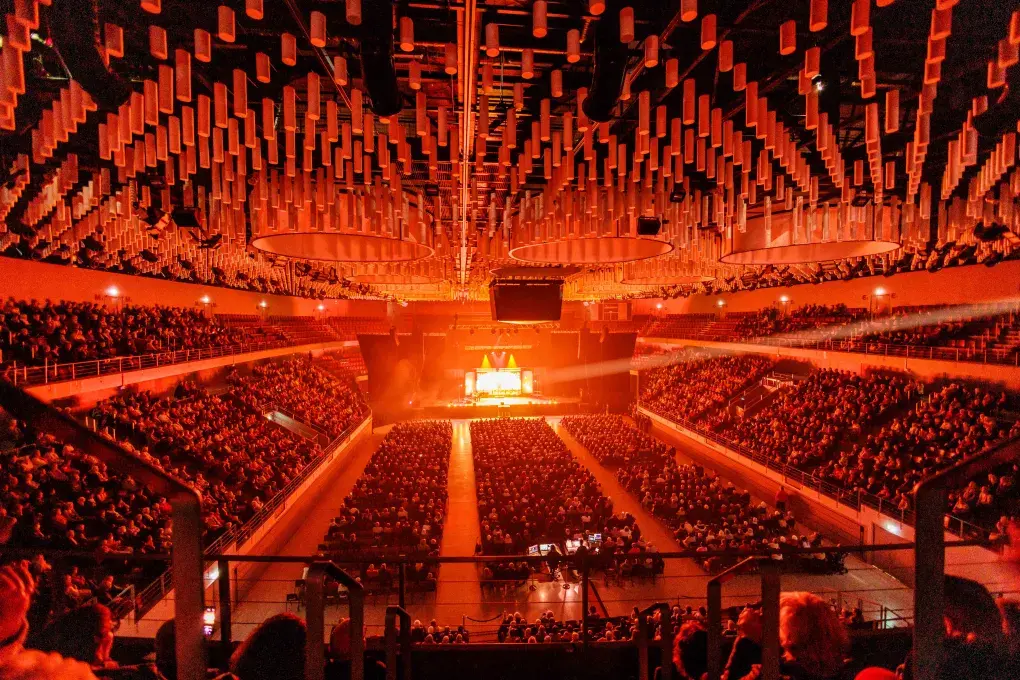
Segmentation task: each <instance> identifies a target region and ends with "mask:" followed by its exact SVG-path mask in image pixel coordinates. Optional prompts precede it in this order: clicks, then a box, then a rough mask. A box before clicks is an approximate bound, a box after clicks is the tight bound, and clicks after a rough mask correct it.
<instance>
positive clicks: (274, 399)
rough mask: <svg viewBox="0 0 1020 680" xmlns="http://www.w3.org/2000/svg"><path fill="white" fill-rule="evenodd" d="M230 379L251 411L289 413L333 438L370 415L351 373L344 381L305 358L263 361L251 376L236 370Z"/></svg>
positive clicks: (236, 396) (235, 393)
mask: <svg viewBox="0 0 1020 680" xmlns="http://www.w3.org/2000/svg"><path fill="white" fill-rule="evenodd" d="M227 382H228V383H229V384H230V385H231V388H232V389H231V395H232V396H233V397H234V399H235V400H236V401H238V402H240V403H242V404H244V405H245V406H246V407H248V408H249V409H251V410H252V411H258V412H262V413H265V412H267V411H272V410H280V411H284V412H288V414H289V415H292V416H293V417H295V418H296V419H297V420H299V421H301V422H302V423H304V424H306V425H311V426H312V427H314V428H316V429H317V430H319V431H320V432H323V433H325V434H326V435H327V436H328V437H329V439H330V440H332V439H335V438H337V437H339V436H341V435H343V434H344V433H345V432H347V431H348V430H349V429H350V428H351V427H352V426H354V425H357V424H358V423H360V422H361V421H362V420H364V419H365V416H366V415H367V414H368V405H367V404H366V403H365V399H364V397H363V395H362V393H361V391H360V390H358V389H357V387H355V385H354V383H353V381H352V380H351V378H350V377H349V376H348V377H347V378H346V379H345V380H341V379H339V378H338V377H337V376H336V374H335V373H330V372H328V371H326V370H323V369H320V368H319V367H318V366H316V365H315V364H314V363H312V362H309V361H307V360H303V359H291V360H288V361H284V362H282V363H265V364H261V365H258V366H255V367H254V368H252V371H251V375H242V374H240V373H234V374H232V375H231V376H229V377H228V378H227Z"/></svg>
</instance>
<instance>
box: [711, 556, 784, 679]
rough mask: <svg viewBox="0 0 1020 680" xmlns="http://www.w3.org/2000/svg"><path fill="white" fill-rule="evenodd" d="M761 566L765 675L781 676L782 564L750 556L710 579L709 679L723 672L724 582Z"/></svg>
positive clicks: (717, 676) (763, 673) (763, 670)
mask: <svg viewBox="0 0 1020 680" xmlns="http://www.w3.org/2000/svg"><path fill="white" fill-rule="evenodd" d="M751 567H758V571H759V572H760V573H761V600H762V612H761V614H762V639H761V650H762V652H761V666H762V673H761V677H762V678H763V680H778V678H779V592H780V585H779V565H778V564H777V563H776V561H775V560H773V559H772V557H770V556H768V557H762V556H759V557H748V558H747V559H746V560H743V561H741V562H738V563H737V564H735V565H733V566H732V567H730V568H729V569H727V570H726V571H724V572H722V573H721V574H719V575H717V576H716V577H715V578H713V579H712V580H711V581H709V582H708V593H707V596H708V680H719V678H720V675H721V674H722V670H723V669H722V586H723V584H724V583H726V582H728V581H731V580H732V579H733V578H734V577H736V576H739V575H740V574H743V573H746V572H747V571H748V570H749V569H750V568H751Z"/></svg>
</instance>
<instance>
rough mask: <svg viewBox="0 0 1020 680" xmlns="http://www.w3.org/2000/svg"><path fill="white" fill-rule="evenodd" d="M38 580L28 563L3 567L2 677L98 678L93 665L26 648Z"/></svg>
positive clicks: (44, 679) (0, 583) (0, 614)
mask: <svg viewBox="0 0 1020 680" xmlns="http://www.w3.org/2000/svg"><path fill="white" fill-rule="evenodd" d="M34 590H35V582H34V579H33V578H32V574H31V572H30V570H29V565H28V563H27V562H24V561H22V562H16V563H13V564H8V565H5V566H2V567H0V678H3V680H95V678H96V676H95V675H94V674H93V673H92V670H91V669H90V668H89V664H87V663H82V662H81V661H78V660H76V659H73V658H65V657H63V656H61V655H60V654H57V653H56V652H49V653H47V652H42V651H38V650H34V649H25V647H24V644H25V640H26V638H27V636H28V632H29V629H28V612H29V608H30V606H31V603H32V594H33V592H34Z"/></svg>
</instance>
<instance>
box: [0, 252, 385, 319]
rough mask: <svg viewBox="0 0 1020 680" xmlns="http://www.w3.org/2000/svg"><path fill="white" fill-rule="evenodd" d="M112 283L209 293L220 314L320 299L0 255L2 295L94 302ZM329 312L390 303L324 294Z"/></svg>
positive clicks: (300, 306) (300, 310)
mask: <svg viewBox="0 0 1020 680" xmlns="http://www.w3.org/2000/svg"><path fill="white" fill-rule="evenodd" d="M110 286H116V287H117V288H118V289H119V291H120V293H121V295H122V296H124V297H125V298H127V299H129V300H130V302H131V303H133V304H141V305H154V304H161V305H173V306H176V307H193V306H196V305H198V304H199V300H200V299H201V297H202V296H203V295H208V296H209V298H210V299H211V300H212V302H213V304H214V305H215V308H214V311H215V312H216V313H217V314H255V313H256V312H257V311H258V304H259V302H261V301H262V300H265V301H266V302H267V304H268V305H269V307H268V310H269V313H270V314H273V315H281V316H290V315H303V316H313V315H315V314H316V313H317V311H316V307H317V306H318V305H319V304H320V302H319V301H318V300H308V299H306V298H298V297H289V296H285V295H262V294H260V293H249V292H246V291H240V290H230V289H227V288H217V287H215V286H205V285H200V284H193V283H177V282H173V281H162V280H159V279H150V278H145V277H141V276H128V275H125V274H110V273H107V272H101V271H95V270H91V269H80V268H78V267H70V266H67V265H55V264H43V263H39V262H30V261H28V260H19V259H15V258H8V257H0V297H2V298H7V297H13V298H16V299H19V300H21V299H32V298H35V299H38V300H45V299H47V298H48V299H51V300H76V301H87V302H92V301H94V300H95V299H96V296H97V295H99V296H103V294H104V291H106V290H107V289H108V288H109V287H110ZM322 304H324V305H325V306H326V312H325V313H326V314H328V315H331V316H340V315H343V316H385V314H386V303H385V302H381V301H375V300H324V301H322Z"/></svg>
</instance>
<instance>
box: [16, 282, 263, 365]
mask: <svg viewBox="0 0 1020 680" xmlns="http://www.w3.org/2000/svg"><path fill="white" fill-rule="evenodd" d="M278 339H279V337H278V336H274V335H273V334H271V333H270V332H269V331H267V330H265V329H263V328H261V327H259V326H243V327H242V326H236V327H234V326H224V325H222V324H220V323H218V322H217V321H216V320H215V319H214V318H212V317H210V316H208V315H206V314H205V313H203V312H202V311H201V310H199V309H185V308H180V307H163V306H154V307H141V306H132V305H125V306H123V307H121V308H120V309H117V307H116V306H115V305H112V304H111V305H101V304H96V303H93V302H57V303H54V302H51V301H49V300H47V301H46V302H38V301H36V300H31V301H25V300H21V301H18V300H14V299H10V298H9V299H7V300H6V301H4V302H3V303H2V304H0V361H2V363H4V364H10V363H13V362H17V363H18V364H21V365H30V366H42V365H43V364H44V363H47V362H48V363H49V364H51V365H52V364H56V363H72V362H76V361H91V360H95V359H109V358H111V357H120V356H137V355H140V354H153V353H156V352H169V351H173V350H181V349H200V348H206V347H221V346H224V345H241V344H247V343H256V342H266V341H267V340H278Z"/></svg>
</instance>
